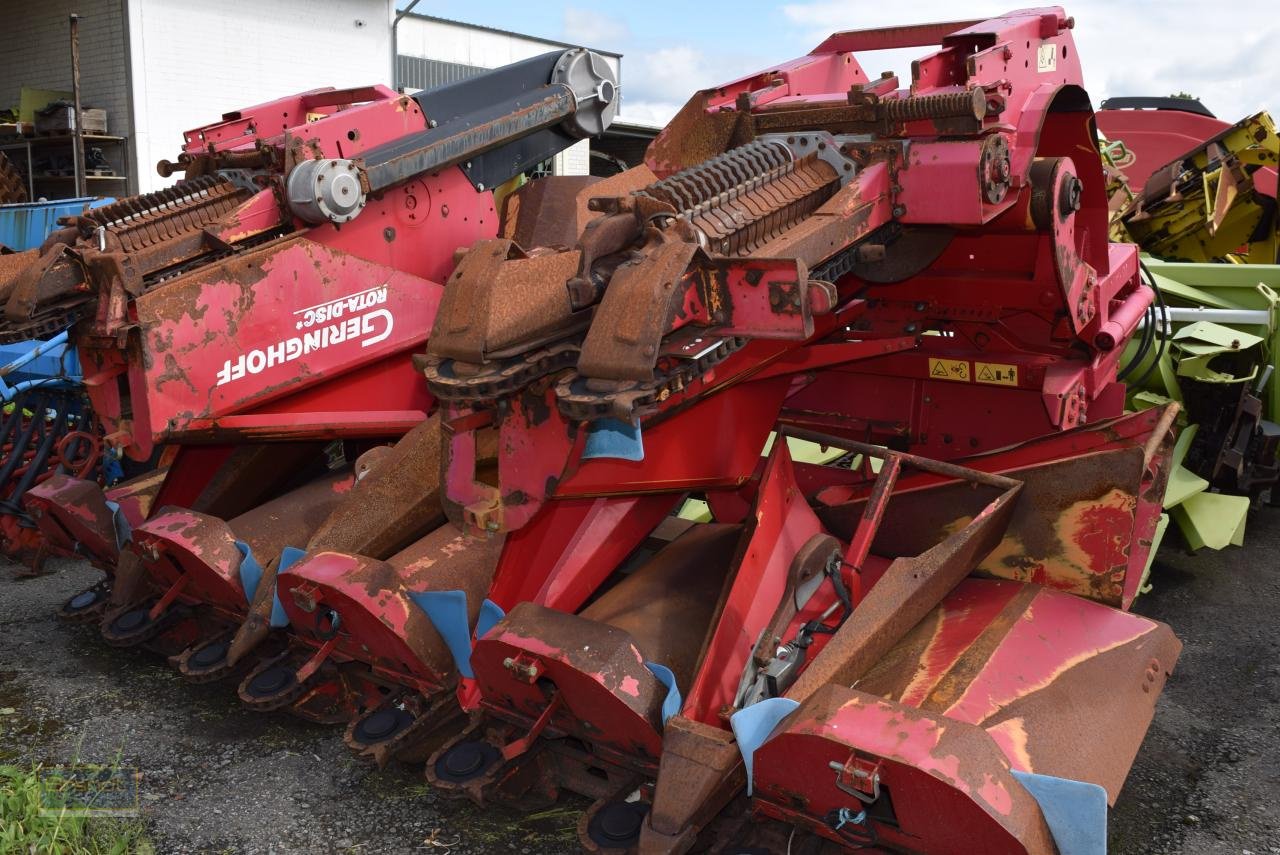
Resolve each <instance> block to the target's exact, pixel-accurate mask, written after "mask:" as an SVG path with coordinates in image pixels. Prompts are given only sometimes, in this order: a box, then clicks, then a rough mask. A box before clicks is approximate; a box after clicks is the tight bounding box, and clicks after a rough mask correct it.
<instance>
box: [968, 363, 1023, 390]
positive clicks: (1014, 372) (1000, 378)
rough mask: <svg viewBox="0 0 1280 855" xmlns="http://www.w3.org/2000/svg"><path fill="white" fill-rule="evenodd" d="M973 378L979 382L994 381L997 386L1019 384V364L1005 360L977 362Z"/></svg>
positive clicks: (974, 365) (974, 366)
mask: <svg viewBox="0 0 1280 855" xmlns="http://www.w3.org/2000/svg"><path fill="white" fill-rule="evenodd" d="M973 379H974V380H976V381H977V382H979V383H992V384H994V385H996V386H1017V385H1018V366H1016V365H1008V364H1006V363H1004V362H975V363H973Z"/></svg>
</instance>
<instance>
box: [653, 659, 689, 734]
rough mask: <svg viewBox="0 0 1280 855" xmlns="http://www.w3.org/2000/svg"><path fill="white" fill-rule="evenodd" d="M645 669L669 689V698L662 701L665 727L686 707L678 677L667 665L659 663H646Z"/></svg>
mask: <svg viewBox="0 0 1280 855" xmlns="http://www.w3.org/2000/svg"><path fill="white" fill-rule="evenodd" d="M644 667H646V668H648V669H649V670H650V671H652V672H653V676H655V677H657V678H658V682H659V683H661V684H662V685H664V686H666V687H667V697H666V698H665V699H663V701H662V723H663V724H664V725H665V724H666V723H667V719H669V718H671V717H672V716H673V715H675V714H676V713H678V712H680V707H682V706H684V699H683V698H681V696H680V687H679V686H677V685H676V675H675V674H673V673H671V669H670V668H668V667H667V666H666V665H659V664H658V663H657V662H646V663H644Z"/></svg>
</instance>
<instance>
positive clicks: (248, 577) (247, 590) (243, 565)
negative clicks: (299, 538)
mask: <svg viewBox="0 0 1280 855" xmlns="http://www.w3.org/2000/svg"><path fill="white" fill-rule="evenodd" d="M236 549H238V550H240V586H241V587H242V588H244V596H245V600H246V601H247V602H248V603H249V605H253V598H254V597H255V596H257V593H258V585H259V584H261V583H262V565H261V564H259V563H258V559H257V558H255V557H254V555H253V550H252V549H251V548H250V547H249V544H247V543H245V542H244V541H243V540H237V541H236ZM292 553H297V554H296V555H294V554H292ZM302 554H303V553H302V550H300V549H294V548H293V547H292V546H286V547H285V548H284V550H283V551H282V552H281V553H280V564H279V567H278V568H277V572H279V571H280V570H284V569H285V568H286V567H288V566H289V564H293V563H294V562H295V561H297V560H298V558H299V557H301V556H302ZM286 555H287V556H289V564H286V563H285V556H286ZM270 624H271V626H272V627H273V628H275V629H279V628H280V627H284V626H288V625H289V616H288V615H286V614H285V612H284V603H282V602H280V592H279V591H278V590H277V591H273V592H272V594H271V621H270Z"/></svg>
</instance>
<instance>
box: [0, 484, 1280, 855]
mask: <svg viewBox="0 0 1280 855" xmlns="http://www.w3.org/2000/svg"><path fill="white" fill-rule="evenodd" d="M1246 542H1247V546H1246V547H1245V548H1244V549H1231V550H1228V551H1226V552H1222V553H1211V552H1202V553H1200V554H1198V555H1195V556H1190V555H1186V554H1184V553H1182V552H1180V551H1179V549H1178V548H1177V544H1176V543H1175V544H1173V545H1171V546H1166V548H1165V549H1164V550H1163V551H1162V553H1161V555H1160V557H1159V558H1158V561H1157V565H1156V567H1155V569H1154V571H1153V580H1154V582H1155V586H1156V587H1155V590H1154V591H1152V592H1151V593H1150V594H1149V595H1146V596H1144V597H1143V598H1141V599H1140V600H1139V604H1138V607H1137V609H1136V610H1137V611H1139V612H1141V613H1143V614H1146V615H1149V616H1151V617H1154V618H1157V619H1159V620H1163V621H1166V622H1168V623H1169V624H1171V625H1172V626H1173V627H1174V629H1175V631H1176V632H1177V633H1178V635H1179V637H1180V638H1181V639H1182V640H1183V643H1184V645H1185V647H1184V649H1183V653H1182V658H1181V659H1180V661H1179V662H1178V666H1177V669H1176V671H1175V673H1174V675H1173V677H1172V678H1171V679H1170V681H1169V683H1168V685H1167V687H1166V690H1165V693H1164V695H1163V697H1162V698H1161V700H1160V703H1159V707H1158V709H1157V713H1156V718H1155V722H1154V724H1153V725H1152V728H1151V731H1150V733H1149V734H1148V736H1147V740H1146V743H1145V745H1144V746H1143V750H1142V752H1141V753H1140V755H1139V757H1138V761H1137V763H1136V765H1135V766H1134V769H1133V772H1132V773H1131V775H1130V778H1129V781H1128V783H1127V785H1126V788H1125V790H1124V792H1123V793H1122V794H1121V797H1120V799H1119V801H1118V803H1117V804H1116V806H1115V808H1114V810H1113V811H1112V814H1111V827H1110V837H1111V852H1112V853H1113V855H1139V853H1142V855H1147V853H1151V855H1219V853H1221V855H1271V853H1277V855H1280V807H1278V806H1280V750H1278V749H1277V743H1278V742H1280V630H1278V629H1277V615H1280V572H1278V571H1280V560H1278V559H1277V556H1280V510H1263V511H1260V512H1258V513H1257V514H1255V516H1254V517H1253V518H1252V519H1251V521H1250V523H1249V529H1248V534H1247V541H1246ZM51 566H52V567H53V568H54V569H55V570H56V572H55V573H53V574H52V575H48V576H44V577H41V578H38V579H33V580H26V581H9V580H8V579H7V578H5V576H7V573H6V572H5V571H4V570H3V569H0V762H66V761H69V760H72V759H73V758H76V757H79V758H80V759H82V760H84V761H91V762H113V761H118V762H119V763H120V764H121V765H124V766H134V767H137V768H139V769H141V771H142V773H143V784H142V793H143V796H142V804H143V808H144V816H145V817H146V819H147V824H148V828H149V831H150V834H151V836H152V839H153V840H154V842H155V844H156V847H157V851H159V852H163V853H169V852H236V853H241V852H244V853H255V852H256V853H267V852H272V853H286V852H287V853H293V852H307V853H311V852H369V853H373V852H389V853H396V852H406V853H407V852H419V853H420V852H428V853H436V855H465V853H497V852H503V853H506V852H518V853H522V855H541V853H560V852H570V851H574V849H575V846H574V841H575V828H576V824H577V819H578V811H579V810H580V809H581V805H580V804H571V805H568V806H566V807H563V808H557V809H556V810H553V811H550V812H544V813H542V814H538V815H534V816H520V815H513V814H509V813H505V812H499V811H493V812H484V811H480V810H478V809H476V808H474V807H472V806H470V805H468V804H466V803H459V802H456V801H453V800H446V799H443V798H439V797H438V796H437V795H436V794H435V793H433V792H432V791H431V790H430V789H429V788H428V787H427V785H426V783H425V781H424V780H423V777H422V774H421V770H420V769H416V768H407V767H403V766H393V767H391V768H388V769H386V770H382V771H378V770H376V769H373V768H371V767H369V766H365V765H363V764H362V763H360V762H358V761H356V760H355V759H354V758H352V757H351V756H350V755H349V753H348V752H347V749H346V748H345V747H344V746H343V744H342V736H341V733H340V731H338V730H336V729H330V728H322V727H317V726H312V725H309V724H306V723H303V722H300V721H296V720H293V719H291V718H289V717H287V716H283V715H259V714H255V713H252V712H249V711H248V710H246V709H244V708H243V707H241V706H240V705H239V703H238V702H237V701H236V699H235V694H234V690H233V689H232V688H231V687H229V686H224V685H211V686H191V685H187V684H185V683H183V682H181V681H180V680H179V679H177V677H176V676H175V675H174V674H173V673H172V672H171V671H170V670H169V668H168V667H167V666H166V665H165V664H164V663H163V662H162V661H160V660H159V659H158V658H155V657H151V656H149V655H147V654H144V653H136V652H129V651H116V650H111V649H109V648H106V647H105V646H104V645H102V644H101V643H100V642H99V640H98V638H97V635H96V631H95V630H93V629H91V628H87V627H74V626H65V625H62V624H60V623H58V622H57V621H56V620H55V619H54V618H53V616H52V615H53V611H54V609H55V608H56V607H57V606H58V605H59V604H60V603H61V602H62V601H63V600H64V599H65V598H66V597H67V596H69V595H71V594H73V593H75V592H76V591H78V590H80V589H81V588H83V587H85V586H87V585H88V584H90V583H92V582H94V581H96V579H97V574H96V573H95V571H93V570H92V569H90V568H89V567H87V566H85V565H83V564H81V563H78V562H70V561H67V562H60V563H59V562H52V563H51Z"/></svg>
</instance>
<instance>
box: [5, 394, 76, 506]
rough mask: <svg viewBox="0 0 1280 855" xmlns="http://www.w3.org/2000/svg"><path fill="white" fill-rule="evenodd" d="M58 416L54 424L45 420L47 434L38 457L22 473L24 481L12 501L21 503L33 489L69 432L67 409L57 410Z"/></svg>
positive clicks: (20, 483) (42, 441) (43, 438)
mask: <svg viewBox="0 0 1280 855" xmlns="http://www.w3.org/2000/svg"><path fill="white" fill-rule="evenodd" d="M57 413H58V415H57V416H55V417H54V420H53V424H52V425H49V424H48V422H47V421H46V420H44V419H41V422H42V423H43V424H44V425H45V427H46V432H45V434H44V436H43V437H42V438H41V442H40V446H39V448H37V449H36V456H35V457H33V458H32V459H31V465H30V466H28V467H27V471H26V472H24V473H22V480H20V481H19V482H18V486H17V488H16V489H15V490H14V491H13V495H11V496H10V497H9V500H10V501H19V500H21V499H22V497H23V495H25V494H26V492H27V490H29V489H31V485H32V484H34V483H35V480H36V476H38V475H40V473H42V472H44V470H45V468H46V467H47V466H48V465H49V457H50V456H51V455H52V454H53V449H54V447H55V446H56V445H57V444H58V440H60V439H61V438H62V437H63V436H64V435H65V434H66V432H67V411H66V410H65V409H59V410H57Z"/></svg>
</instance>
